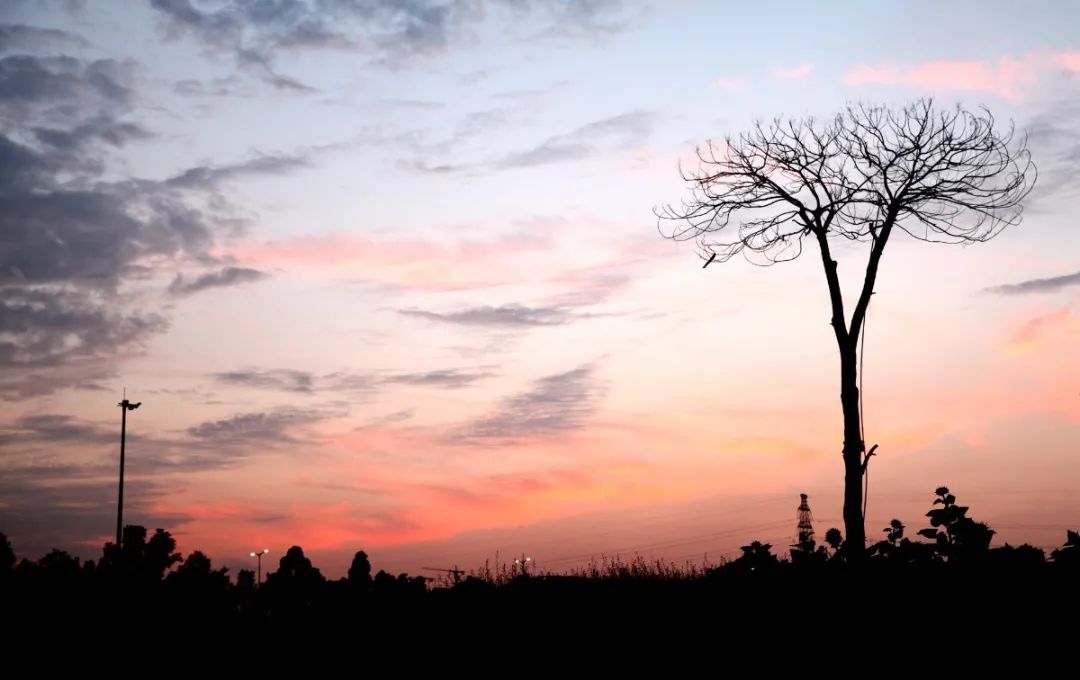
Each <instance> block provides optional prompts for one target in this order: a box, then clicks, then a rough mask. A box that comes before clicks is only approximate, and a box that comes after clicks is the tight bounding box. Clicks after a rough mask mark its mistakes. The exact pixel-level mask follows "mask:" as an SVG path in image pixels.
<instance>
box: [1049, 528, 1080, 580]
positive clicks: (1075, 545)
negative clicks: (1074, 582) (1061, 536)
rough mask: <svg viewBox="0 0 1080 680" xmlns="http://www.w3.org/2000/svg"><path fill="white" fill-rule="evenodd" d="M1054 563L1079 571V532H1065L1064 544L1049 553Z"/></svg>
mask: <svg viewBox="0 0 1080 680" xmlns="http://www.w3.org/2000/svg"><path fill="white" fill-rule="evenodd" d="M1050 557H1052V558H1053V560H1054V563H1055V564H1059V565H1061V566H1063V567H1065V568H1067V569H1071V570H1074V571H1080V533H1077V532H1075V531H1072V530H1070V531H1067V532H1065V545H1063V546H1061V547H1060V548H1058V549H1056V550H1054V551H1053V552H1052V553H1050Z"/></svg>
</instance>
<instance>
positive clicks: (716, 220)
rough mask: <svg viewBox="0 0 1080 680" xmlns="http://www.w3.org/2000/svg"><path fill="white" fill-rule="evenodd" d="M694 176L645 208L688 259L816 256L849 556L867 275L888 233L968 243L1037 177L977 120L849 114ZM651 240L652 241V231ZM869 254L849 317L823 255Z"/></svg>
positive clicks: (921, 109)
mask: <svg viewBox="0 0 1080 680" xmlns="http://www.w3.org/2000/svg"><path fill="white" fill-rule="evenodd" d="M697 155H698V159H699V160H700V167H699V168H698V169H697V170H695V171H693V172H690V173H686V172H682V171H681V174H682V177H683V179H684V180H685V181H686V182H687V183H688V185H689V188H690V196H689V198H687V199H684V200H683V202H682V205H681V206H679V207H673V206H670V205H667V206H664V207H662V208H659V209H657V211H656V213H657V217H658V218H659V219H660V220H661V225H662V224H664V223H665V222H667V221H670V222H672V223H674V225H675V226H674V228H673V229H672V230H671V231H670V232H668V233H665V236H667V237H668V238H673V239H675V240H690V239H696V240H697V242H698V246H699V248H700V255H701V256H702V257H703V258H707V261H706V263H705V264H706V266H707V265H708V264H709V262H712V261H713V260H715V261H718V262H724V261H727V260H730V259H731V258H732V257H734V256H736V255H738V254H740V253H742V254H743V256H744V257H746V258H747V259H748V260H749V261H751V262H753V263H755V264H763V265H769V264H774V263H776V262H784V261H788V260H792V259H794V258H796V257H798V256H799V255H800V254H801V253H802V250H803V240H804V239H810V240H811V241H812V242H813V243H815V244H816V245H817V248H818V251H819V252H820V254H821V262H822V264H823V265H824V269H825V280H826V282H827V283H828V289H829V300H830V303H831V306H832V320H831V325H832V327H833V332H834V333H835V335H836V344H837V346H838V347H839V349H840V403H841V406H842V408H843V414H844V447H843V459H844V527H845V532H846V534H847V545H848V546H849V551H848V552H849V555H851V557H852V558H853V559H858V556H861V555H862V553H863V551H862V550H861V548H862V547H863V546H864V545H865V528H864V525H863V485H862V481H863V477H864V475H865V473H866V466H867V463H868V462H869V458H870V456H871V455H873V449H871V450H870V452H869V453H868V452H867V451H866V445H865V441H864V432H863V427H862V422H861V420H862V419H861V415H862V414H861V412H862V408H861V403H860V399H859V381H858V378H859V375H858V371H859V369H860V368H861V367H860V366H859V362H858V361H857V356H858V349H859V339H860V336H861V334H862V330H863V325H864V321H865V319H866V310H867V306H868V305H869V304H870V296H871V295H873V293H874V283H875V281H876V280H877V275H878V267H879V266H880V264H881V256H882V254H883V253H884V252H885V246H886V244H887V243H888V242H889V238H890V237H891V236H892V234H893V231H894V230H895V229H900V230H903V231H904V232H906V233H907V234H909V235H911V236H913V237H915V238H917V239H920V240H924V241H931V242H946V243H977V242H982V241H987V240H989V239H991V238H993V237H994V236H995V235H997V234H998V233H1000V232H1001V230H1002V229H1004V228H1005V227H1007V226H1009V225H1013V224H1018V223H1019V222H1020V220H1021V215H1022V212H1023V208H1022V205H1021V202H1022V200H1023V199H1024V197H1025V196H1027V194H1028V192H1029V191H1030V190H1031V187H1032V186H1033V185H1034V182H1035V178H1036V169H1035V166H1034V165H1033V164H1032V162H1031V157H1030V154H1029V153H1028V151H1027V143H1026V138H1023V137H1019V138H1017V137H1015V135H1014V128H1013V126H1012V125H1011V124H1010V125H1009V126H1008V129H1006V130H1000V129H999V128H995V121H994V117H993V116H992V115H991V114H990V112H989V111H988V110H986V109H980V110H979V111H978V112H971V111H967V110H965V109H963V108H960V107H956V108H951V109H946V110H941V109H938V108H935V106H934V103H933V101H932V100H918V101H916V102H914V103H912V104H910V105H908V106H905V107H903V108H901V109H890V108H887V107H884V106H867V105H855V106H848V107H847V108H845V109H844V110H843V111H842V112H841V113H839V114H837V115H836V116H835V117H833V118H832V119H828V120H816V119H814V118H807V119H790V120H781V119H779V118H777V119H774V120H773V121H772V122H771V123H769V124H767V125H766V124H762V123H758V124H756V125H755V126H754V127H752V128H751V129H750V130H749V131H747V132H743V133H742V134H740V135H739V136H738V137H736V138H731V137H728V138H727V139H726V143H725V144H723V145H716V144H713V143H712V142H709V143H708V144H707V145H706V146H705V147H704V148H701V147H699V148H698V149H697ZM662 233H664V230H663V229H662ZM837 238H840V239H846V240H848V241H857V242H864V243H867V244H868V245H869V253H868V256H867V261H866V270H865V272H863V276H862V286H861V288H860V289H859V295H858V298H857V300H856V302H855V308H854V311H852V313H851V317H850V319H848V317H847V316H846V315H845V312H844V296H843V294H842V288H841V285H840V277H839V275H838V273H837V263H836V260H834V259H833V255H832V251H831V247H830V246H831V244H832V242H833V241H834V240H835V239H837Z"/></svg>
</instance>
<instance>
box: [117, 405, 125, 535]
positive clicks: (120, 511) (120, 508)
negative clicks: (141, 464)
mask: <svg viewBox="0 0 1080 680" xmlns="http://www.w3.org/2000/svg"><path fill="white" fill-rule="evenodd" d="M127 412H128V400H127V399H125V400H123V401H122V402H120V499H119V501H118V502H117V503H116V545H117V547H120V546H121V541H122V540H123V534H122V530H123V526H124V443H125V440H126V439H127Z"/></svg>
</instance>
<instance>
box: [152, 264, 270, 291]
mask: <svg viewBox="0 0 1080 680" xmlns="http://www.w3.org/2000/svg"><path fill="white" fill-rule="evenodd" d="M267 276H268V275H267V274H266V272H261V271H259V270H258V269H248V268H247V267H225V268H223V269H220V270H218V271H215V272H208V273H206V274H202V275H201V276H198V277H197V278H195V279H194V280H193V281H187V280H185V279H184V277H183V275H182V274H177V275H176V278H175V279H173V282H172V283H171V284H169V294H170V295H173V296H175V297H180V296H184V295H191V294H192V293H198V292H199V291H203V290H207V289H208V288H228V287H230V286H236V285H240V284H242V283H252V282H254V281H261V280H263V279H265V278H266V277H267Z"/></svg>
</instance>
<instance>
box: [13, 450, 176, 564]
mask: <svg viewBox="0 0 1080 680" xmlns="http://www.w3.org/2000/svg"><path fill="white" fill-rule="evenodd" d="M110 467H111V466H110ZM85 472H86V471H85V470H83V469H80V468H77V467H70V466H57V467H54V468H51V469H48V470H43V469H33V468H26V469H22V470H19V471H14V472H13V471H10V470H5V474H4V475H2V476H0V527H3V531H4V532H5V533H6V534H7V535H8V537H9V538H10V539H11V542H12V547H13V548H14V549H15V552H16V554H17V555H18V556H19V557H20V558H22V557H27V558H30V559H36V558H38V557H40V556H42V555H44V554H45V553H46V552H48V551H49V550H51V549H53V548H60V549H62V550H67V551H69V552H71V553H73V554H75V555H77V556H79V557H82V558H86V559H89V558H94V559H96V558H98V557H100V556H101V546H100V545H93V544H88V543H87V541H88V540H89V539H95V538H98V537H101V536H109V535H111V534H112V532H113V531H114V530H115V527H116V480H115V479H112V478H105V477H99V478H89V479H88V478H86V477H85ZM113 472H115V471H113ZM164 495H165V488H164V486H163V485H159V484H157V483H154V482H152V481H150V480H145V479H129V480H125V483H124V524H129V525H131V524H137V525H142V526H146V527H148V528H150V530H151V531H153V529H155V528H158V527H161V528H166V529H171V528H175V527H177V526H178V525H179V524H181V523H183V522H184V521H186V520H187V519H188V517H187V516H185V515H183V514H182V513H176V512H162V511H160V510H157V509H156V507H157V505H158V502H159V501H160V500H161V499H162V498H163V497H164Z"/></svg>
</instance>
